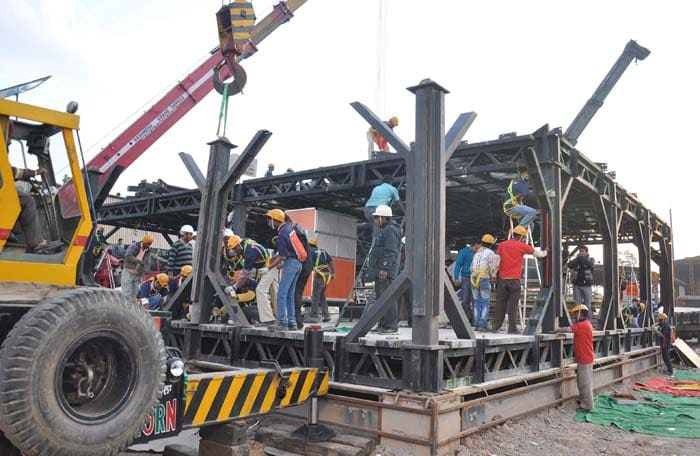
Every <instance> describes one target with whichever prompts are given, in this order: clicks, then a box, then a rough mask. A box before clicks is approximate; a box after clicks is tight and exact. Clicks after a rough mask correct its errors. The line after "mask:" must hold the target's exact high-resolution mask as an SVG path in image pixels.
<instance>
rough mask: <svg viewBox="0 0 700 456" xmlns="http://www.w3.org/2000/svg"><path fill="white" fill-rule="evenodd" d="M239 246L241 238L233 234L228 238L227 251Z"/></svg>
mask: <svg viewBox="0 0 700 456" xmlns="http://www.w3.org/2000/svg"><path fill="white" fill-rule="evenodd" d="M239 245H241V237H240V236H237V235H235V234H234V235H233V236H231V237H230V238H228V244H227V245H226V247H228V248H229V249H235V248H236V247H238V246H239Z"/></svg>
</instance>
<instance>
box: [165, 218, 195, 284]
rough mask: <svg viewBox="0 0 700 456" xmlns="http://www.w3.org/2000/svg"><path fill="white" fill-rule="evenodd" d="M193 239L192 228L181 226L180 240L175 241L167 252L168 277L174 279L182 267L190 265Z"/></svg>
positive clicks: (190, 226)
mask: <svg viewBox="0 0 700 456" xmlns="http://www.w3.org/2000/svg"><path fill="white" fill-rule="evenodd" d="M193 237H194V228H192V225H182V227H181V228H180V239H178V240H177V241H175V243H174V244H173V245H172V247H170V251H169V252H168V266H167V267H166V270H167V271H168V274H169V275H170V277H175V276H176V275H177V274H179V273H180V270H181V269H182V267H183V266H186V265H191V264H192V249H193V247H194V245H193V243H192V238H193Z"/></svg>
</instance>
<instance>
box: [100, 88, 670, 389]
mask: <svg viewBox="0 0 700 456" xmlns="http://www.w3.org/2000/svg"><path fill="white" fill-rule="evenodd" d="M410 90H411V91H412V92H413V93H415V96H416V141H415V145H414V146H413V147H412V148H409V146H407V145H406V144H404V143H403V142H402V141H401V139H400V138H398V136H396V135H394V133H393V132H392V131H391V130H389V129H388V128H387V127H386V126H385V124H384V123H383V122H382V121H381V120H380V119H379V118H378V117H377V116H375V115H374V114H373V113H372V112H371V111H370V110H369V109H367V108H366V107H365V106H363V105H361V104H360V103H354V104H353V107H354V108H355V109H356V110H357V111H358V112H359V113H360V114H361V115H362V116H363V117H364V118H365V119H366V120H367V121H368V122H369V123H370V124H371V125H372V127H374V128H375V129H377V130H378V131H379V132H380V133H381V134H382V135H383V136H384V137H385V138H386V139H387V140H388V142H389V143H390V144H391V145H392V146H393V147H394V148H395V149H396V150H398V151H399V153H398V154H396V156H395V157H392V158H387V159H380V160H374V161H366V162H359V163H351V164H346V165H338V166H333V167H328V168H319V169H316V170H310V171H303V172H299V173H293V174H285V175H282V176H276V177H273V178H269V179H253V180H249V181H246V182H244V183H241V184H238V185H235V186H233V188H232V190H231V191H230V193H229V197H230V198H229V203H228V204H229V207H230V208H235V210H236V212H237V217H236V220H237V223H238V225H237V227H236V230H237V232H238V233H240V234H244V232H245V229H246V220H247V222H248V225H250V223H251V221H252V222H254V220H253V219H254V217H250V215H251V214H255V212H256V211H261V210H264V209H266V208H269V207H280V206H281V207H284V208H288V209H289V208H300V207H308V206H315V207H319V208H328V209H331V210H334V211H338V212H344V213H348V214H351V215H355V216H358V218H359V217H361V213H362V208H363V206H364V201H365V196H366V195H367V194H368V193H369V191H370V189H371V188H372V187H373V186H375V185H377V184H378V183H379V182H380V181H381V179H382V177H383V176H385V175H387V174H390V175H391V176H392V178H393V181H394V182H395V183H396V184H397V185H398V186H399V187H400V188H401V190H402V192H403V193H404V194H405V199H406V202H407V204H406V207H407V211H408V212H407V213H406V214H405V217H406V221H407V223H406V230H407V232H406V237H407V250H410V251H411V252H412V254H411V255H409V256H407V264H406V268H405V269H404V271H403V272H402V273H401V274H400V275H399V277H397V279H396V280H395V281H394V282H393V283H392V284H391V286H390V287H389V288H388V290H387V291H386V292H385V294H384V295H383V296H382V297H381V298H380V299H378V300H377V302H376V303H375V304H374V305H373V306H372V307H371V308H369V309H367V310H366V311H365V313H364V314H363V316H362V317H361V319H360V321H359V322H358V323H357V324H356V325H355V327H354V328H353V329H352V330H351V331H350V333H349V334H348V335H347V336H346V337H343V338H342V339H341V340H340V341H336V342H335V346H334V348H333V354H332V362H333V363H334V364H333V365H334V367H335V378H336V379H337V380H338V381H350V382H357V383H361V384H367V385H374V386H387V387H392V388H398V387H401V388H408V389H412V390H414V391H439V390H441V389H442V388H444V387H445V385H447V384H449V382H460V381H464V378H466V377H473V378H474V379H475V381H484V380H487V379H489V378H498V377H494V376H497V375H503V372H508V373H517V372H519V371H523V370H532V369H533V368H540V364H541V363H542V362H544V363H550V364H551V365H552V366H553V367H559V366H561V364H562V363H563V362H565V360H566V359H568V358H569V357H570V355H571V347H570V344H567V343H565V342H563V341H561V342H558V341H557V339H552V340H550V339H548V337H552V336H551V334H552V333H553V332H554V331H555V330H556V329H557V328H558V327H559V325H560V318H567V317H568V315H567V312H566V308H565V301H564V293H563V292H564V284H563V268H564V264H565V261H564V260H565V258H564V254H563V251H568V250H569V248H570V247H571V246H572V245H576V244H578V243H580V242H586V243H600V244H602V248H603V262H604V265H605V274H604V290H605V291H604V300H603V305H602V307H601V312H600V315H601V317H600V318H599V327H598V329H600V330H605V331H606V332H605V333H604V335H603V336H600V337H603V339H602V340H601V341H598V342H597V344H598V345H597V348H596V350H598V351H599V352H600V353H611V352H612V353H619V352H620V350H626V349H628V348H629V347H636V346H638V345H639V344H642V346H648V345H650V344H651V340H652V337H651V335H650V334H648V330H649V327H650V326H651V324H652V315H651V306H647V309H648V310H647V312H645V313H644V314H643V315H642V325H643V326H644V327H645V329H643V331H645V332H644V334H645V335H644V336H640V335H638V334H637V333H636V332H628V330H627V329H626V328H625V327H624V323H623V321H622V318H621V310H622V309H621V307H620V305H621V303H620V295H619V290H620V277H619V271H618V268H617V264H618V245H619V244H620V243H625V242H631V243H634V244H635V245H636V246H637V249H638V252H639V260H640V267H639V271H640V299H641V300H642V301H644V302H647V303H649V302H650V300H651V297H652V295H651V262H652V261H654V262H655V263H656V264H657V265H658V266H659V269H660V271H661V274H660V276H661V277H660V279H661V280H660V284H661V303H662V304H663V305H664V306H665V308H666V310H667V311H668V313H669V314H670V315H671V316H673V298H674V296H673V293H674V291H673V243H672V233H671V229H670V226H669V225H668V224H666V223H665V222H664V221H663V220H662V219H661V218H660V217H658V216H657V215H656V214H654V213H653V212H652V211H650V210H649V209H648V208H646V207H645V206H644V205H643V204H642V203H641V202H640V201H639V200H638V199H637V197H636V196H635V195H633V194H631V193H629V192H628V191H626V190H625V189H624V188H622V187H621V186H619V185H618V184H617V182H615V180H614V179H613V177H611V175H610V174H609V173H607V172H606V171H605V170H604V168H603V167H601V166H600V165H599V164H597V163H595V162H593V161H591V160H590V159H589V158H587V157H586V156H585V155H584V154H582V153H581V152H580V151H578V150H577V149H576V148H575V147H574V146H573V145H572V144H571V143H569V142H568V141H567V140H566V139H565V138H564V137H563V136H562V134H561V130H560V129H550V128H549V126H548V125H544V126H543V127H542V128H540V129H539V130H537V131H536V132H534V133H533V134H531V135H522V136H509V137H504V138H501V139H499V140H496V141H487V142H482V143H476V144H467V143H465V142H461V137H462V136H463V135H464V133H465V132H466V130H467V129H468V128H469V126H470V125H471V122H472V121H473V119H474V117H475V115H474V114H473V113H465V114H462V115H461V116H460V117H459V118H458V119H457V121H456V122H455V124H454V125H453V127H452V128H450V130H449V131H447V132H445V127H444V95H445V93H447V91H446V90H445V89H443V88H442V87H440V86H439V85H438V84H436V83H434V82H432V81H430V80H426V81H423V82H422V83H421V84H420V85H418V86H416V87H413V88H411V89H410ZM521 168H526V169H527V170H528V171H529V174H530V182H531V185H532V186H533V188H534V195H535V198H536V202H533V203H531V204H532V205H533V206H536V207H538V208H539V210H540V216H539V220H538V223H537V229H536V230H535V237H536V239H539V245H540V246H541V247H546V248H548V249H549V254H548V255H547V257H546V258H544V259H542V260H539V264H540V267H541V270H542V271H543V274H542V277H543V284H542V287H541V291H540V293H539V295H538V297H537V300H536V302H535V304H534V307H533V309H532V312H531V314H530V316H529V320H528V323H527V327H526V328H525V330H524V335H525V336H532V337H544V338H543V339H539V342H537V343H535V342H531V341H528V342H523V343H522V344H521V343H514V344H513V346H512V347H506V346H502V347H497V345H498V342H493V341H488V342H486V341H479V340H477V341H474V340H473V337H474V332H473V330H472V328H471V326H470V325H469V322H468V321H467V319H466V316H465V315H464V312H463V310H462V308H461V306H460V305H458V303H457V298H456V296H455V295H454V291H453V289H452V287H451V286H448V284H449V281H448V280H446V278H445V273H444V270H443V264H444V255H445V250H444V249H443V248H442V247H443V246H461V245H463V243H464V242H465V241H466V240H473V239H475V238H478V237H480V236H481V234H483V233H485V232H492V233H494V234H497V235H500V237H503V235H504V233H505V230H506V229H507V227H508V224H507V219H506V217H505V216H504V215H503V212H502V207H501V205H502V201H503V193H504V189H505V187H506V185H507V183H508V180H509V179H510V177H512V175H513V174H514V173H516V172H517V171H518V170H519V169H521ZM200 184H201V183H200ZM219 189H221V186H220V187H219ZM330 196H332V197H330ZM197 198H199V191H191V192H176V193H174V194H169V195H165V196H153V197H149V198H145V199H143V198H142V199H138V198H136V199H132V200H129V201H125V202H122V203H119V204H117V205H111V206H105V207H103V209H102V212H101V215H103V214H104V215H103V216H102V220H101V222H102V223H110V224H117V225H118V224H120V223H121V224H128V223H140V224H141V225H140V226H143V225H142V224H143V223H152V224H153V225H159V224H160V225H167V222H166V219H167V217H170V216H172V215H174V214H178V211H180V212H179V213H183V211H184V213H186V214H191V213H192V211H193V210H194V209H193V208H194V206H196V204H197V203H196V201H197ZM218 198H220V197H218ZM223 201H225V200H223ZM446 209H451V210H446ZM146 212H148V213H146ZM139 214H143V216H146V218H145V220H146V221H145V222H144V219H142V218H141V217H142V215H139ZM109 217H111V219H110V218H109ZM218 217H219V215H217V219H218ZM179 224H180V222H178V223H177V224H175V225H174V226H172V227H171V228H169V231H170V232H172V231H173V229H177V226H179ZM499 227H500V228H499ZM256 233H257V231H256ZM209 266H211V269H212V270H214V266H213V265H209ZM408 289H412V292H411V295H412V299H413V311H414V312H413V315H414V319H413V321H414V329H415V331H414V332H413V340H412V342H411V344H407V345H402V346H401V348H400V349H396V348H395V347H391V346H381V345H376V344H374V345H371V346H368V345H366V343H365V342H366V341H364V337H363V336H364V335H365V334H366V333H367V332H368V331H369V329H370V328H371V327H372V326H373V325H374V324H375V323H376V322H377V321H378V320H379V319H380V318H381V316H382V315H383V314H384V313H385V312H386V311H387V310H388V308H389V307H388V306H391V305H394V303H395V300H396V298H397V297H398V296H400V295H401V294H402V293H403V292H405V291H406V290H408ZM442 310H444V311H445V312H446V314H447V315H448V318H449V320H450V323H451V324H452V327H453V329H454V330H455V333H456V334H457V336H458V337H459V339H461V340H463V341H465V342H473V345H469V344H467V345H465V346H464V347H452V348H448V347H447V346H446V345H445V343H444V341H441V340H439V337H438V317H439V315H440V313H441V312H442ZM202 317H204V314H202ZM200 321H204V320H200ZM190 332H192V333H195V332H197V331H194V330H190ZM207 334H208V333H207V332H206V331H200V335H198V336H192V335H190V336H189V340H190V343H192V344H194V345H193V347H194V348H193V349H192V350H190V352H191V351H194V352H197V351H198V350H200V351H201V350H204V351H205V352H210V353H204V352H202V355H207V356H222V354H225V355H226V356H228V357H229V358H230V360H231V361H232V362H236V363H242V364H245V363H247V362H256V359H255V357H256V356H257V357H259V358H264V357H273V358H277V359H279V360H282V361H285V362H286V361H289V362H290V363H292V364H294V358H295V355H294V348H293V347H294V344H292V345H291V346H290V347H286V348H285V349H278V348H274V347H275V346H276V344H279V343H278V342H275V341H276V338H275V337H271V336H256V337H257V338H256V339H255V341H254V342H251V341H248V340H247V339H246V340H244V338H239V340H238V341H237V342H236V343H235V344H234V345H231V344H230V343H229V345H226V344H225V343H223V342H221V343H218V344H217V343H214V342H212V345H211V346H209V345H207V344H206V343H205V342H206V341H207V339H208V338H210V337H209V336H208V335H207ZM246 334H247V333H246ZM185 335H186V334H185ZM597 337H598V336H597ZM213 338H214V339H217V338H218V336H216V337H213ZM217 340H218V339H217ZM282 340H284V341H285V342H284V343H285V344H287V343H289V341H288V340H287V339H284V338H283V339H282ZM534 340H538V339H534ZM185 342H187V339H186V340H185ZM239 343H240V344H243V345H242V346H241V347H239V349H242V350H243V352H242V353H243V355H241V354H240V353H241V352H240V351H238V352H235V353H236V355H235V356H234V355H230V354H229V353H228V352H230V351H235V350H236V349H235V347H238V344H239ZM250 343H254V344H257V345H255V349H253V348H251V349H249V350H247V351H246V350H245V348H242V347H245V346H246V344H250ZM198 344H201V348H197V347H198V346H199V345H198ZM494 344H495V345H494ZM523 344H524V345H523ZM185 346H187V343H185ZM227 347H228V348H227ZM297 348H298V347H297ZM470 350H471V351H470ZM470 357H472V358H473V359H470ZM296 358H299V357H298V354H297V356H296ZM328 358H329V360H330V358H331V357H330V356H328ZM543 360H544V361H543ZM533 366H535V367H533ZM465 372H469V374H465V375H462V374H464V373H465Z"/></svg>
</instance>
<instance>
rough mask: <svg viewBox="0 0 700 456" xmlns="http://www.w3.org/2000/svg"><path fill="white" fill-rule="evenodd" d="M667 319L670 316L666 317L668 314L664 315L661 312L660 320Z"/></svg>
mask: <svg viewBox="0 0 700 456" xmlns="http://www.w3.org/2000/svg"><path fill="white" fill-rule="evenodd" d="M667 318H668V315H666V314H665V313H663V312H659V320H665V319H667Z"/></svg>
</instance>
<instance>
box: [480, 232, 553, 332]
mask: <svg viewBox="0 0 700 456" xmlns="http://www.w3.org/2000/svg"><path fill="white" fill-rule="evenodd" d="M527 233H528V230H527V228H525V227H524V226H520V225H518V226H516V227H515V228H514V229H513V238H512V239H509V240H507V241H503V242H501V243H500V244H499V245H498V249H496V255H498V257H499V259H500V260H499V267H498V280H497V281H496V315H495V317H494V319H493V330H494V331H498V330H499V329H500V328H501V325H502V324H503V320H504V319H505V314H506V311H507V312H508V333H510V334H515V333H517V328H516V315H517V313H518V312H517V306H518V300H519V299H520V276H521V275H522V273H523V258H524V256H525V255H534V256H535V257H537V258H543V257H544V256H546V255H547V251H546V250H540V249H535V248H534V247H533V246H531V245H529V244H527V243H526V242H525V241H526V240H527Z"/></svg>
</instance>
